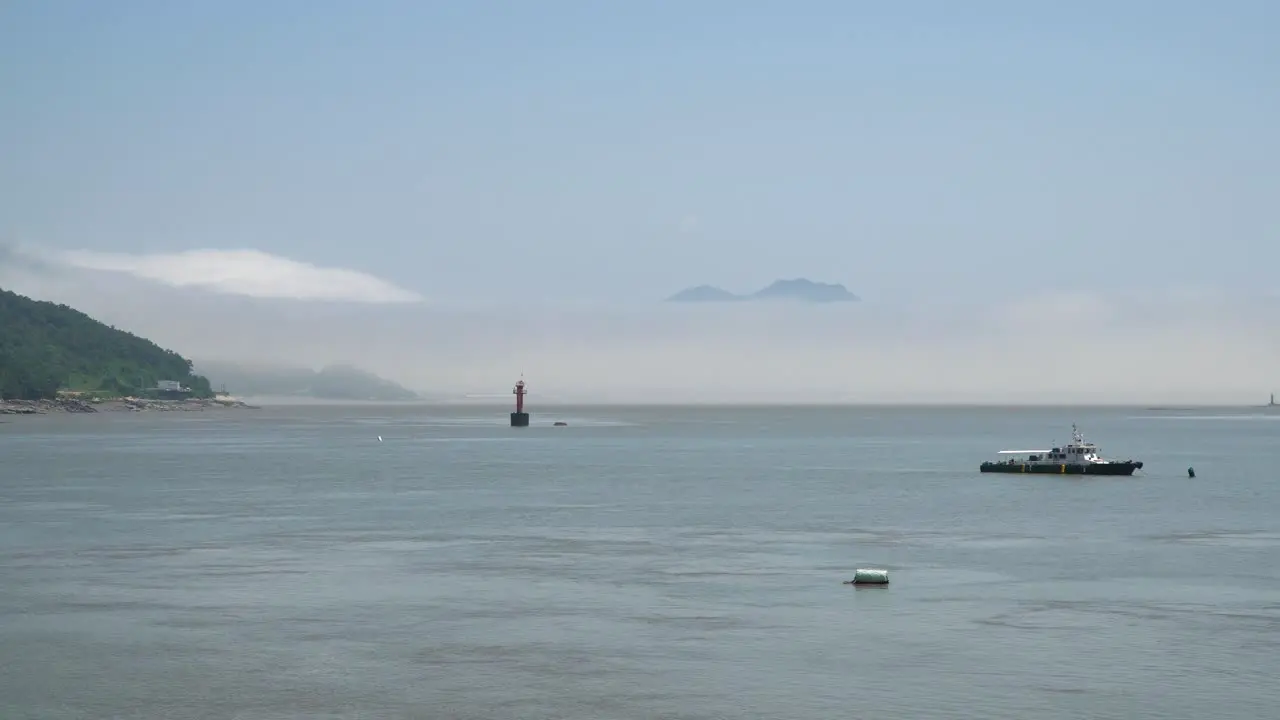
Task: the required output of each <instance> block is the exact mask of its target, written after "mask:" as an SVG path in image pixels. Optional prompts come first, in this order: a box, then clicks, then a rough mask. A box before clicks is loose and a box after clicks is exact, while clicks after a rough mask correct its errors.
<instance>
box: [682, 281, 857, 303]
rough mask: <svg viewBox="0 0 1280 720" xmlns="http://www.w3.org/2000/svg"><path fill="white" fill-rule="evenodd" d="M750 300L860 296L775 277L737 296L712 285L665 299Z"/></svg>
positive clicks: (846, 299) (814, 300) (830, 286)
mask: <svg viewBox="0 0 1280 720" xmlns="http://www.w3.org/2000/svg"><path fill="white" fill-rule="evenodd" d="M751 300H792V301H799V302H809V303H830V302H857V301H858V300H860V298H859V297H858V296H857V295H854V294H853V293H851V292H849V291H848V289H846V288H845V286H844V285H841V284H839V283H824V282H815V281H813V280H809V279H807V278H795V279H791V280H775V281H774V282H773V283H771V284H770V285H769V286H768V287H765V288H761V289H760V290H757V291H755V292H754V293H751V294H750V295H737V294H734V293H731V292H729V291H728V290H722V289H721V288H718V287H714V286H712V285H699V286H697V287H691V288H688V289H686V290H681V291H680V292H678V293H676V294H675V295H672V296H671V297H669V298H667V302H683V303H693V302H742V301H751Z"/></svg>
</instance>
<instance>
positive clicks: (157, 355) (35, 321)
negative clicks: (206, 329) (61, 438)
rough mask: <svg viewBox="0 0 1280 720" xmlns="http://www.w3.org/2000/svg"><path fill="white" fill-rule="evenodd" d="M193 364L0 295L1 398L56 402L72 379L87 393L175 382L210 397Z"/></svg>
mask: <svg viewBox="0 0 1280 720" xmlns="http://www.w3.org/2000/svg"><path fill="white" fill-rule="evenodd" d="M191 368H192V365H191V361H190V360H187V359H186V358H184V357H182V356H181V355H179V354H178V353H176V352H173V351H172V350H165V349H164V348H161V347H159V346H158V345H156V344H155V343H153V342H151V341H150V340H146V339H143V338H140V337H138V336H136V335H133V334H131V333H127V332H124V331H123V330H117V329H115V328H112V327H108V326H107V325H104V324H102V323H100V322H98V321H97V320H94V319H93V318H91V317H89V316H88V315H85V314H84V313H82V312H80V311H78V310H75V309H73V308H70V307H67V306H66V305H57V304H54V303H50V302H41V301H36V300H32V299H30V298H27V297H23V296H22V295H18V294H17V293H13V292H10V291H8V290H2V289H0V397H3V398H4V399H6V400H39V399H45V398H52V397H55V395H56V394H57V391H58V390H59V389H61V388H63V387H66V386H67V384H68V383H69V382H70V379H71V378H72V377H73V376H79V377H82V378H85V379H86V382H87V385H88V386H87V387H86V388H84V389H88V390H103V391H107V392H111V393H118V394H128V393H131V392H136V391H138V390H140V389H142V387H154V386H155V383H156V381H158V380H177V381H179V382H181V383H182V384H183V385H185V386H187V387H190V388H191V389H192V391H193V395H195V396H196V397H208V396H210V395H212V394H213V393H212V390H211V388H210V387H209V381H208V380H207V379H206V378H204V377H201V376H199V375H195V374H193V373H192V372H191Z"/></svg>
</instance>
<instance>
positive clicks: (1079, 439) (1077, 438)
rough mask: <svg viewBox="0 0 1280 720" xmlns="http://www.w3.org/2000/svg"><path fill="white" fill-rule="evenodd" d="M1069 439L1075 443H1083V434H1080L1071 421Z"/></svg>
mask: <svg viewBox="0 0 1280 720" xmlns="http://www.w3.org/2000/svg"><path fill="white" fill-rule="evenodd" d="M1071 440H1072V441H1073V442H1075V444H1077V445H1082V444H1084V436H1083V435H1081V434H1080V430H1079V429H1078V428H1076V424H1075V423H1071Z"/></svg>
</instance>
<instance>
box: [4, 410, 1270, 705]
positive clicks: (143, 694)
mask: <svg viewBox="0 0 1280 720" xmlns="http://www.w3.org/2000/svg"><path fill="white" fill-rule="evenodd" d="M533 410H534V412H535V415H534V423H535V426H534V427H530V428H527V429H512V428H509V427H506V426H505V423H506V415H505V412H506V409H505V408H492V409H487V408H471V407H468V408H429V407H411V408H404V407H401V408H387V407H341V408H313V407H291V408H286V407H280V408H268V409H265V410H262V411H260V412H235V411H225V412H208V413H191V414H182V415H177V414H164V415H160V414H137V415H133V414H118V415H115V414H113V415H99V416H48V417H40V418H9V419H8V422H6V423H4V424H0V717H3V718H5V719H6V720H18V719H20V718H21V719H26V718H40V719H41V720H55V719H61V718H131V719H134V718H146V719H152V718H154V719H157V720H159V719H161V718H163V719H165V720H175V719H180V718H202V719H203V718H209V719H214V718H217V719H226V720H231V719H233V718H235V719H243V720H295V719H296V720H302V719H307V720H313V719H324V718H335V719H336V718H343V719H348V718H349V719H355V718H378V719H382V718H388V719H391V718H395V719H399V718H464V719H465V718H499V719H505V718H522V719H524V718H557V719H559V718H566V719H568V718H572V719H575V720H576V719H581V720H607V719H609V718H673V719H689V720H692V719H694V718H698V719H703V718H769V719H770V720H777V719H779V718H787V719H791V720H798V719H810V718H813V719H816V718H822V719H823V720H827V719H829V718H836V717H841V718H856V717H865V718H877V719H878V720H889V719H895V720H896V719H903V720H906V719H913V720H914V719H919V718H947V719H955V718H982V719H984V720H988V719H991V718H1017V719H1019V720H1026V719H1027V718H1084V717H1088V718H1117V719H1121V718H1123V719H1125V720H1132V719H1134V718H1161V719H1167V718H1188V719H1190V718H1194V719H1196V720H1203V719H1205V718H1214V719H1215V720H1228V719H1232V718H1250V719H1253V718H1274V717H1277V714H1276V713H1277V712H1280V711H1278V710H1277V708H1278V707H1280V681H1277V680H1276V677H1277V675H1280V470H1278V468H1280V413H1272V414H1267V413H1265V412H1263V411H1253V412H1251V411H1248V410H1233V411H1227V410H1221V411H1210V410H1197V411H1157V410H1147V409H1143V408H1134V409H1061V410H1055V409H1012V410H997V409H932V410H931V409H902V408H897V409H877V408H841V409H837V408H831V409H820V408H774V409H730V408H698V409H693V408H607V407H597V408H545V407H544V408H541V409H539V408H533ZM561 419H562V420H565V421H567V422H568V423H569V427H562V428H555V427H551V425H550V423H551V422H552V421H553V420H561ZM1072 422H1077V423H1079V424H1080V426H1081V429H1082V430H1083V431H1084V432H1085V434H1086V437H1087V438H1088V439H1090V440H1093V441H1095V442H1097V443H1098V444H1099V445H1100V446H1101V449H1102V451H1103V453H1104V454H1106V455H1108V456H1112V457H1116V458H1118V459H1123V458H1126V457H1133V458H1135V459H1141V460H1144V461H1145V462H1146V469H1145V470H1144V471H1139V473H1138V474H1137V475H1135V476H1134V477H1132V478H1088V479H1085V478H1071V477H1065V478H1064V477H1058V476H1019V475H981V474H979V473H978V472H977V467H978V464H979V463H980V462H981V461H982V460H984V459H986V458H988V457H990V456H991V455H992V454H993V453H994V451H995V450H998V449H1002V448H1014V447H1019V448H1023V447H1030V448H1035V447H1038V446H1039V447H1047V446H1048V445H1049V444H1051V443H1055V442H1063V441H1065V440H1066V439H1068V438H1069V436H1070V429H1071V423H1072ZM379 435H381V436H382V439H383V441H382V442H379V441H378V436H379ZM1188 466H1194V467H1195V469H1196V471H1197V474H1198V477H1197V478H1195V479H1190V478H1188V477H1187V474H1186V469H1187V467H1188ZM858 567H881V568H888V569H889V571H890V577H891V581H892V582H891V585H890V586H889V587H888V588H881V589H875V588H868V589H854V588H853V587H851V586H846V585H842V584H841V581H843V580H846V579H848V578H850V577H852V574H853V571H854V569H855V568H858Z"/></svg>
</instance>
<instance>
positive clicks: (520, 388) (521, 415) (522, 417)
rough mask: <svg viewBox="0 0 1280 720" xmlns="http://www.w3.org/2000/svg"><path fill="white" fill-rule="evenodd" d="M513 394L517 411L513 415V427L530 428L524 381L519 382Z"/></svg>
mask: <svg viewBox="0 0 1280 720" xmlns="http://www.w3.org/2000/svg"><path fill="white" fill-rule="evenodd" d="M511 392H512V393H514V394H515V396H516V411H515V412H513V413H511V427H529V413H527V412H525V411H524V393H525V390H524V380H523V379H521V380H520V381H519V382H517V383H516V387H515V389H514V390H512V391H511Z"/></svg>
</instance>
